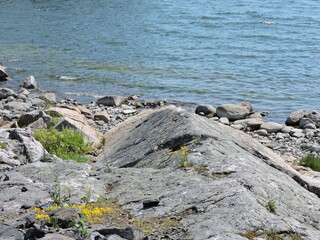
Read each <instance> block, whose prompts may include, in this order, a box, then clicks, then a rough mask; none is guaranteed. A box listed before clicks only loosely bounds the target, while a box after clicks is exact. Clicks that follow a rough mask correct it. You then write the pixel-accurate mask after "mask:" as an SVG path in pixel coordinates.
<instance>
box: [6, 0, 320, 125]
mask: <svg viewBox="0 0 320 240" xmlns="http://www.w3.org/2000/svg"><path fill="white" fill-rule="evenodd" d="M0 24H1V25H0V26H1V30H0V31H1V37H0V64H2V65H4V66H6V67H8V69H7V71H8V73H9V74H10V75H11V77H12V78H13V79H14V80H13V81H11V82H9V83H5V84H3V83H1V84H0V87H4V86H9V87H17V86H18V84H19V81H20V80H21V79H23V78H25V77H26V76H29V75H34V76H35V77H36V79H37V81H38V82H39V84H40V87H41V88H43V89H49V90H51V91H54V92H55V93H56V94H58V95H59V96H68V97H70V98H76V99H78V101H80V102H81V101H82V102H84V103H87V102H90V101H93V100H94V99H96V98H97V97H101V96H105V95H113V94H117V95H124V96H127V95H131V94H140V95H142V96H143V98H144V99H148V100H152V99H163V98H166V99H168V100H174V101H178V102H181V103H185V102H187V103H193V104H203V103H207V104H212V105H213V106H218V105H219V104H222V103H236V102H238V101H250V102H252V103H253V105H254V108H255V110H257V111H265V110H268V111H270V112H271V115H270V118H271V119H273V120H276V121H280V122H281V121H284V120H285V118H286V117H287V115H288V114H289V113H290V112H292V111H295V110H298V109H316V110H320V106H319V103H320V68H319V66H320V1H318V0H299V1H298V0H282V1H280V0H269V1H257V0H229V1H225V0H216V1H212V0H211V1H209V0H197V1H196V0H188V1H182V0H175V1H169V0H162V1H156V0H134V1H132V0H121V1H119V0H90V1H89V0H72V1H67V0H65V1H62V0H51V1H45V0H24V1H18V0H2V1H1V0H0Z"/></svg>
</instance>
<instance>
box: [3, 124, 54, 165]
mask: <svg viewBox="0 0 320 240" xmlns="http://www.w3.org/2000/svg"><path fill="white" fill-rule="evenodd" d="M0 136H1V138H0V143H1V147H0V163H2V164H6V165H8V166H11V167H13V166H19V165H21V164H26V163H30V162H37V161H40V160H42V159H44V158H45V157H46V156H47V155H48V153H47V151H46V150H45V149H44V148H43V146H42V145H41V143H39V142H38V141H36V140H35V139H34V138H33V137H32V133H31V132H29V131H27V130H23V129H5V128H0Z"/></svg>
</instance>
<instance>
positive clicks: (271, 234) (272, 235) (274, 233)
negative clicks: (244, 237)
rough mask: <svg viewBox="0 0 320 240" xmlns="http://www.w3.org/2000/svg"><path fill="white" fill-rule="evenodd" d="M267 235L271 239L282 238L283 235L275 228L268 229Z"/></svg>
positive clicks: (280, 239) (277, 239) (279, 239)
mask: <svg viewBox="0 0 320 240" xmlns="http://www.w3.org/2000/svg"><path fill="white" fill-rule="evenodd" d="M266 235H267V236H268V239H270V240H282V239H283V237H282V236H281V235H280V234H279V233H278V232H277V231H275V230H269V231H266Z"/></svg>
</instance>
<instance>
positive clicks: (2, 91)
mask: <svg viewBox="0 0 320 240" xmlns="http://www.w3.org/2000/svg"><path fill="white" fill-rule="evenodd" d="M8 97H17V94H16V93H15V92H14V91H13V90H12V89H10V88H0V100H1V99H6V98H8Z"/></svg>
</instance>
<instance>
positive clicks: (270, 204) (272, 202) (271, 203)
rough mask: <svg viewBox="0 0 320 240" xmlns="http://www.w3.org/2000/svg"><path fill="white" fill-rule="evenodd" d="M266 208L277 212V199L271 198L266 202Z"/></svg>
mask: <svg viewBox="0 0 320 240" xmlns="http://www.w3.org/2000/svg"><path fill="white" fill-rule="evenodd" d="M266 208H267V209H268V211H269V212H271V213H275V212H276V209H277V206H276V201H275V200H269V201H268V202H267V203H266Z"/></svg>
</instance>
